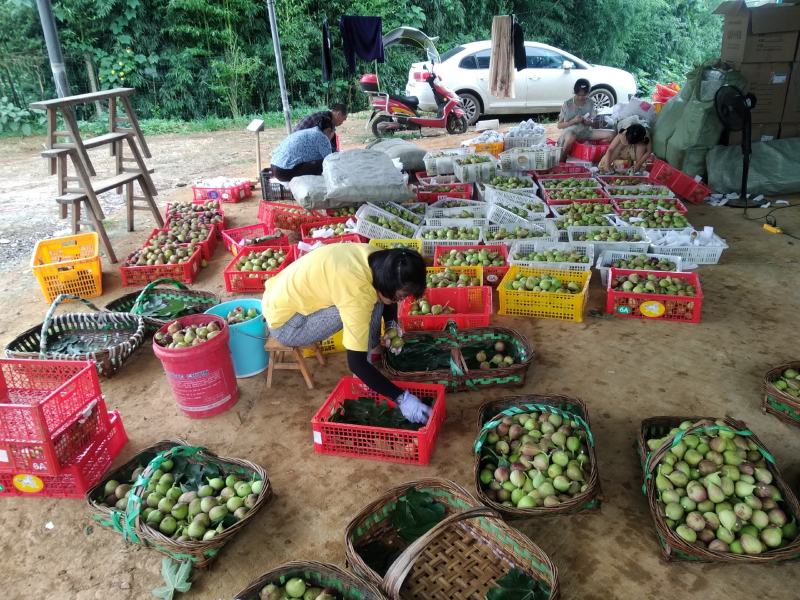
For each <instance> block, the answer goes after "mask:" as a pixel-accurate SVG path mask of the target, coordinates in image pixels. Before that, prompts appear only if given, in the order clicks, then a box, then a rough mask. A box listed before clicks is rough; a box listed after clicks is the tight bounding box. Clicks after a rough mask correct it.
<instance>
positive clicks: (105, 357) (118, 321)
mask: <svg viewBox="0 0 800 600" xmlns="http://www.w3.org/2000/svg"><path fill="white" fill-rule="evenodd" d="M65 300H76V301H79V302H82V303H84V304H85V305H86V306H88V307H89V308H91V309H92V310H94V311H96V312H94V313H67V314H63V315H54V313H55V310H56V308H58V306H59V305H60V304H61V303H62V302H63V301H65ZM68 335H72V336H80V338H81V342H82V343H84V344H86V343H88V342H91V343H92V346H91V349H90V351H89V352H83V353H79V354H67V353H62V352H51V351H49V350H48V342H50V343H52V342H53V341H54V340H59V339H62V338H64V337H66V336H68ZM144 337H145V324H144V319H142V317H140V316H138V315H132V314H130V313H124V312H106V311H101V310H100V309H99V308H97V307H96V306H95V305H94V304H92V303H91V302H89V301H88V300H85V299H83V298H80V297H78V296H72V295H71V294H61V295H60V296H58V297H57V298H56V299H55V300H54V301H53V304H51V305H50V308H49V309H48V311H47V314H46V315H45V317H44V321H43V322H42V323H41V324H39V325H36V326H35V327H31V328H30V329H28V330H27V331H25V332H23V333H21V334H20V335H18V336H17V337H15V338H14V339H13V340H11V342H10V343H9V344H8V345H7V346H6V356H8V357H9V358H38V359H49V360H91V361H93V362H94V363H95V364H96V365H97V370H98V372H99V373H100V374H101V375H105V376H106V377H111V376H112V375H114V373H116V372H117V371H118V370H119V369H120V368H121V367H122V365H123V364H124V363H125V361H126V360H128V358H130V356H131V355H132V354H133V352H134V351H135V350H136V349H137V348H138V347H139V346H141V345H142V342H143V341H144Z"/></svg>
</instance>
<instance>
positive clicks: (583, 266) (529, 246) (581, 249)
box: [508, 241, 594, 271]
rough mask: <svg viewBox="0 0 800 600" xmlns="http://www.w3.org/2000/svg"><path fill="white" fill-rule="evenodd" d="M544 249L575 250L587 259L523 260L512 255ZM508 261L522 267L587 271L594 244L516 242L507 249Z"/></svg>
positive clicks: (591, 258)
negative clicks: (568, 260)
mask: <svg viewBox="0 0 800 600" xmlns="http://www.w3.org/2000/svg"><path fill="white" fill-rule="evenodd" d="M545 250H561V251H563V252H571V251H574V252H577V253H578V254H580V255H581V256H585V257H586V258H587V259H588V261H587V262H585V263H578V262H548V261H538V260H525V259H517V258H514V256H515V255H516V254H518V253H521V254H528V253H530V252H544V251H545ZM508 262H509V264H512V265H520V266H523V267H535V268H537V269H558V270H561V271H589V270H591V268H592V264H593V263H594V245H593V244H579V243H576V244H570V243H568V242H567V243H564V242H544V241H541V242H517V243H515V244H512V245H511V249H510V250H509V251H508Z"/></svg>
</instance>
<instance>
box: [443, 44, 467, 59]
mask: <svg viewBox="0 0 800 600" xmlns="http://www.w3.org/2000/svg"><path fill="white" fill-rule="evenodd" d="M463 49H464V46H456V47H455V48H450V50H448V51H447V52H445V53H444V54H442V56H441V58H440V59H439V60H440V62H444V61H446V60H447V59H448V58H451V57H453V56H455V55H456V54H458V53H459V52H461V51H462V50H463Z"/></svg>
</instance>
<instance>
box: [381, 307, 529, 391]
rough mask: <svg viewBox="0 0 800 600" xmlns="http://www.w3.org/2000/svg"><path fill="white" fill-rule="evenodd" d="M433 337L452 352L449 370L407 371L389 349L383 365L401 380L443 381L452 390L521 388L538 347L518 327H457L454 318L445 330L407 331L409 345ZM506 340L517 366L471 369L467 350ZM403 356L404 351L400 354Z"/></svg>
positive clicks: (448, 389) (388, 374) (407, 344)
mask: <svg viewBox="0 0 800 600" xmlns="http://www.w3.org/2000/svg"><path fill="white" fill-rule="evenodd" d="M431 337H433V338H434V339H435V340H436V341H437V343H440V344H441V345H442V352H443V353H446V352H449V353H450V355H451V356H450V364H449V369H436V370H429V371H406V370H402V368H401V366H400V365H399V359H398V358H397V357H394V356H393V355H392V354H391V353H389V352H388V351H387V350H386V349H384V350H383V362H382V368H383V370H384V372H385V373H386V374H387V376H388V377H389V378H390V379H394V380H399V381H420V382H426V383H441V384H442V385H444V386H446V388H447V391H448V392H464V391H474V390H478V389H481V388H484V387H519V386H521V385H523V384H524V383H525V377H526V375H527V372H528V367H530V365H531V364H532V363H533V358H534V350H533V346H531V344H530V342H529V341H528V339H527V338H526V337H525V336H524V335H522V334H521V333H519V332H517V331H515V330H514V329H508V328H505V327H476V328H473V329H457V328H456V327H455V324H454V323H453V322H452V321H451V322H450V323H448V325H447V326H446V327H445V328H444V330H443V331H441V332H436V333H433V332H426V334H406V335H405V336H404V339H405V340H406V346H404V348H406V347H409V343H412V344H413V343H418V342H419V341H421V340H424V339H428V340H429V339H431ZM498 341H502V342H505V343H506V344H510V345H511V348H512V351H513V353H514V356H515V358H516V360H515V362H514V364H513V365H510V366H506V367H495V368H492V369H474V368H472V369H471V368H469V366H468V364H467V360H466V359H465V357H464V349H465V348H466V349H467V353H468V354H471V353H472V352H471V347H472V346H474V345H476V344H480V343H486V342H491V343H492V344H494V343H495V342H498ZM400 356H401V357H402V352H401V353H400Z"/></svg>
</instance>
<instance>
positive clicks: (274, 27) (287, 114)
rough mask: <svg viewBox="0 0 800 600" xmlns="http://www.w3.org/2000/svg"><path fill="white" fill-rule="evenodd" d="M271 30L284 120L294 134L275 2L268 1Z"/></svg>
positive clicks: (287, 127)
mask: <svg viewBox="0 0 800 600" xmlns="http://www.w3.org/2000/svg"><path fill="white" fill-rule="evenodd" d="M267 13H268V14H269V28H270V31H271V32H272V47H273V48H274V50H275V66H276V67H277V68H278V85H279V86H280V88H281V104H282V105H283V118H284V119H286V133H292V113H291V109H290V108H289V94H288V93H287V92H286V79H285V78H284V76H283V56H282V55H281V38H280V36H279V35H278V21H277V19H275V0H267Z"/></svg>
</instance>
